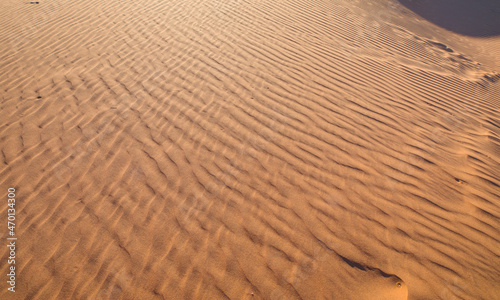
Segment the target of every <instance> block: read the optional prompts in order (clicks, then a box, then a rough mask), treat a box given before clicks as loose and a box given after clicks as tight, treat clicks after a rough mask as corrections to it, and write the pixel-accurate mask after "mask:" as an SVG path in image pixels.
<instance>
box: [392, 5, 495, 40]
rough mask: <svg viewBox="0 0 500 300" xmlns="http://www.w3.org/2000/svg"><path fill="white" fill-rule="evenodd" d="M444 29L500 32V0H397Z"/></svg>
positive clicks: (484, 33)
mask: <svg viewBox="0 0 500 300" xmlns="http://www.w3.org/2000/svg"><path fill="white" fill-rule="evenodd" d="M399 2H400V3H401V4H403V5H404V6H406V7H407V8H409V9H411V10H412V11H413V12H415V13H417V14H418V15H420V16H422V17H424V18H425V19H427V20H429V21H431V22H432V23H434V24H436V25H438V26H440V27H443V28H445V29H447V30H450V31H453V32H456V33H459V34H462V35H469V36H476V37H487V36H494V35H500V0H399Z"/></svg>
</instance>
